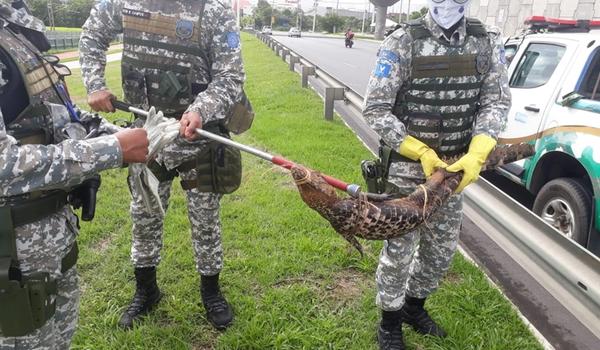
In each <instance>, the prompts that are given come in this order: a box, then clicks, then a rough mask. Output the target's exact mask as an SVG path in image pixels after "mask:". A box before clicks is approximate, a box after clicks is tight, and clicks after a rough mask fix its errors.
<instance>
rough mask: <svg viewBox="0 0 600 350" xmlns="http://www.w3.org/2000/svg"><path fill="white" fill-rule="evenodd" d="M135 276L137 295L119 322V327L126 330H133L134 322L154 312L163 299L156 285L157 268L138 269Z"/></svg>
mask: <svg viewBox="0 0 600 350" xmlns="http://www.w3.org/2000/svg"><path fill="white" fill-rule="evenodd" d="M134 274H135V285H136V287H135V294H134V295H133V300H132V301H131V304H129V307H128V308H127V310H125V312H123V315H121V320H119V326H120V327H121V328H124V329H131V328H132V327H133V321H134V320H137V319H139V318H140V317H141V316H143V315H145V314H147V313H148V312H150V311H152V309H153V308H154V307H155V306H156V304H158V302H159V301H160V298H162V294H161V293H160V290H159V289H158V285H157V284H156V267H154V266H152V267H136V268H135V271H134Z"/></svg>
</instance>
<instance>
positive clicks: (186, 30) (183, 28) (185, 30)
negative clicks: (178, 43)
mask: <svg viewBox="0 0 600 350" xmlns="http://www.w3.org/2000/svg"><path fill="white" fill-rule="evenodd" d="M175 34H176V35H177V37H178V38H179V39H184V40H187V39H190V38H191V37H192V35H194V22H192V21H189V20H187V19H179V20H177V23H176V24H175Z"/></svg>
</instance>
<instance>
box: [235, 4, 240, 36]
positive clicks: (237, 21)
mask: <svg viewBox="0 0 600 350" xmlns="http://www.w3.org/2000/svg"><path fill="white" fill-rule="evenodd" d="M235 14H236V15H237V19H236V23H237V27H238V29H239V28H240V0H236V1H235Z"/></svg>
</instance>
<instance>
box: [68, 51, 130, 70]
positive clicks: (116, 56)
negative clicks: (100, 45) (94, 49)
mask: <svg viewBox="0 0 600 350" xmlns="http://www.w3.org/2000/svg"><path fill="white" fill-rule="evenodd" d="M121 56H123V53H122V52H117V53H111V54H110V55H107V56H106V62H113V61H120V60H121ZM65 66H67V67H69V68H70V69H74V68H79V61H69V62H65Z"/></svg>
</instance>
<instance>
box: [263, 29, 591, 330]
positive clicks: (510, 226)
mask: <svg viewBox="0 0 600 350" xmlns="http://www.w3.org/2000/svg"><path fill="white" fill-rule="evenodd" d="M256 36H257V37H258V38H259V39H260V40H262V41H263V42H264V43H266V44H267V45H269V47H271V48H272V49H273V50H274V51H275V52H276V53H277V54H278V55H281V53H282V52H287V53H288V54H292V55H295V56H297V57H299V63H300V64H301V65H302V67H301V68H300V73H301V74H302V76H303V77H302V78H303V79H302V80H303V86H306V85H305V71H306V69H304V68H303V67H310V69H307V70H308V71H313V72H314V73H313V74H314V75H316V76H317V77H318V78H319V79H320V80H322V82H323V83H324V84H325V85H327V86H330V87H331V88H334V89H335V88H337V89H343V97H342V98H343V99H344V101H345V102H346V103H347V104H349V105H351V106H353V107H355V108H356V109H357V110H358V111H360V110H361V106H362V102H363V98H362V96H361V95H360V94H358V93H357V92H356V91H354V90H352V89H351V88H350V87H348V86H346V85H345V84H343V83H342V82H340V81H339V80H337V79H335V78H334V77H332V76H330V75H329V74H327V72H325V71H323V70H322V69H320V68H319V67H318V66H317V65H316V64H313V63H312V62H310V61H308V60H306V59H305V58H302V57H301V56H300V55H298V54H297V53H295V52H293V51H292V50H290V49H289V48H286V47H284V46H283V45H282V44H281V43H279V42H277V41H276V40H275V39H273V38H272V37H271V36H269V35H262V34H260V33H256ZM284 50H285V51H284ZM283 59H284V60H285V55H284V56H283ZM328 98H330V99H331V97H330V96H327V93H326V94H325V96H324V100H325V115H326V116H327V114H328V110H327V108H333V103H331V106H329V105H328V101H327V100H328ZM464 198H465V202H464V213H465V215H467V216H468V217H469V218H470V219H471V220H472V221H473V222H474V223H476V224H477V225H478V226H479V227H480V228H481V229H482V230H483V231H484V232H486V234H487V235H489V236H490V238H491V239H492V240H494V241H495V242H496V243H497V244H498V245H499V246H500V247H501V248H502V249H504V250H505V251H506V252H507V253H508V254H509V255H510V256H511V257H512V258H513V259H514V260H515V261H516V262H517V263H518V264H520V265H521V266H523V268H524V269H525V270H526V271H527V272H529V274H530V275H531V276H532V277H533V278H534V279H535V280H536V281H537V282H538V283H540V285H542V286H543V287H544V288H545V289H546V290H548V291H549V292H550V293H551V294H552V295H553V296H554V297H555V298H556V300H558V301H559V302H560V303H561V304H562V305H564V306H565V308H567V309H568V310H569V311H570V312H571V313H572V314H573V315H574V316H575V317H576V318H577V319H578V320H579V321H581V323H582V324H584V325H586V327H587V328H588V329H589V330H590V331H591V332H592V333H593V334H594V335H595V336H597V337H598V338H600V259H598V258H597V257H596V256H594V255H592V254H591V253H590V252H588V251H587V250H585V249H584V248H582V247H581V246H579V245H578V244H576V243H575V242H574V241H572V240H570V239H569V238H567V237H565V236H564V235H562V234H561V233H560V232H558V231H557V230H556V229H554V228H553V227H551V226H550V225H548V224H547V223H545V222H544V221H543V220H541V219H540V218H539V217H537V216H536V215H535V214H533V213H532V212H531V211H529V210H527V209H526V208H525V207H523V206H521V205H520V204H519V203H518V202H516V201H515V200H513V199H512V198H510V197H508V196H507V195H506V194H504V193H503V192H501V191H500V190H498V189H497V188H495V187H494V186H493V185H491V184H490V183H489V182H487V181H486V180H485V179H482V180H480V181H479V182H478V183H476V184H474V185H471V186H469V188H468V189H467V190H465V196H464Z"/></svg>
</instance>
